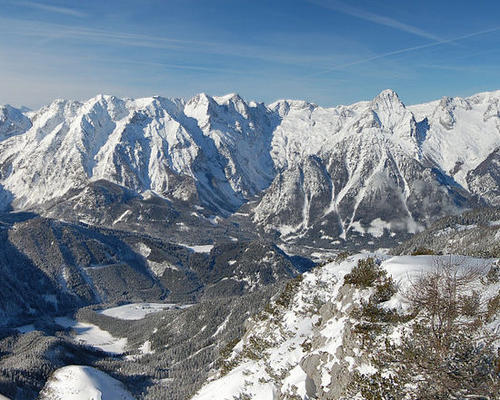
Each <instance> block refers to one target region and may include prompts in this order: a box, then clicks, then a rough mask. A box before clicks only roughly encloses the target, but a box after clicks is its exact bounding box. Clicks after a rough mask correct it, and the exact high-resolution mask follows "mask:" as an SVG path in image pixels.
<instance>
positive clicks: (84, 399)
mask: <svg viewBox="0 0 500 400" xmlns="http://www.w3.org/2000/svg"><path fill="white" fill-rule="evenodd" d="M39 398H40V399H41V400H91V399H92V400H134V398H133V397H132V395H131V394H130V393H129V392H128V391H127V389H125V387H124V386H123V384H122V383H121V382H119V381H117V380H116V379H114V378H112V377H110V376H109V375H108V374H106V373H104V372H102V371H99V370H98V369H95V368H92V367H87V366H81V365H70V366H67V367H63V368H60V369H58V370H56V371H55V372H54V373H53V374H52V376H51V377H50V379H49V380H48V381H47V383H46V384H45V387H44V389H43V391H42V392H41V394H40V397H39Z"/></svg>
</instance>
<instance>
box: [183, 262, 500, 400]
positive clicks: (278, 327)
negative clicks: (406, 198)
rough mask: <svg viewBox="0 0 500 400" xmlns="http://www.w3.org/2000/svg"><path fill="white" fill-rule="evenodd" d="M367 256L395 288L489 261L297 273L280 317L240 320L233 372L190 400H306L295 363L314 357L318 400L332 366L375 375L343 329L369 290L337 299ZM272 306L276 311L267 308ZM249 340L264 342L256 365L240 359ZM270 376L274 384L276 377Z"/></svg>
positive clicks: (393, 336)
mask: <svg viewBox="0 0 500 400" xmlns="http://www.w3.org/2000/svg"><path fill="white" fill-rule="evenodd" d="M369 256H372V257H375V258H377V259H379V260H380V261H381V267H382V268H384V269H386V270H387V272H388V273H389V274H390V275H391V276H392V277H393V278H394V280H395V281H396V282H398V284H399V286H400V288H404V287H405V286H407V285H409V284H410V282H411V281H412V280H414V279H415V278H417V277H418V276H420V275H421V274H422V273H427V272H429V271H432V270H434V269H435V268H436V266H437V265H439V264H440V263H441V264H442V263H447V262H453V263H456V264H457V265H458V268H460V269H464V270H466V269H467V268H469V266H486V267H488V266H489V264H490V263H491V262H493V261H494V260H484V259H478V258H472V257H461V256H396V257H392V256H387V255H385V254H378V253H377V254H373V253H368V254H358V255H355V256H350V257H348V258H347V259H346V260H345V261H343V262H342V263H340V264H338V263H336V262H332V263H328V264H326V265H324V266H321V267H317V268H315V269H313V270H312V271H310V272H307V273H304V274H303V280H302V282H301V283H300V286H299V290H298V292H297V294H296V295H295V296H294V297H293V299H292V302H291V303H290V305H289V306H288V307H287V308H285V309H284V310H283V313H282V314H279V315H278V316H276V317H275V316H268V317H267V318H260V317H258V316H257V317H255V318H253V319H251V320H249V321H248V324H247V332H246V333H245V335H244V336H243V338H242V339H241V340H240V341H239V342H238V343H237V344H236V345H235V347H234V349H233V352H232V354H231V355H230V356H229V359H228V361H234V362H235V367H234V368H233V369H231V370H230V371H229V372H228V373H227V374H226V375H224V376H220V375H217V374H215V375H213V376H212V377H210V378H209V381H208V382H207V383H206V384H205V385H204V386H203V387H202V388H201V389H200V391H199V392H198V393H197V394H196V395H195V396H194V397H193V400H208V399H215V398H217V399H234V398H240V397H245V396H248V397H249V398H252V399H274V398H278V395H277V393H280V395H281V397H291V395H292V394H296V395H297V396H298V398H300V399H303V400H305V399H307V398H308V397H307V393H306V379H307V374H306V372H305V371H304V369H303V367H304V365H306V364H307V363H305V364H304V363H303V361H304V360H308V358H307V357H311V356H316V355H317V356H318V360H320V361H318V362H319V364H318V365H317V370H316V371H317V372H315V373H317V374H318V377H317V379H319V382H317V383H316V386H317V389H320V388H319V386H321V390H323V394H326V393H328V392H329V391H330V390H331V388H332V387H331V386H329V385H331V384H334V382H332V379H333V378H332V368H333V367H334V366H337V367H338V366H341V368H347V370H349V371H354V370H357V371H358V372H359V373H361V374H365V375H370V374H373V373H375V372H377V369H376V367H375V366H374V365H372V364H370V363H369V362H367V360H366V359H365V358H363V353H362V352H361V350H360V349H359V348H358V347H356V345H355V344H354V343H355V342H353V343H348V341H349V340H351V338H352V334H350V332H349V331H348V330H346V329H347V327H348V326H350V325H349V324H348V322H350V318H351V317H350V316H349V310H350V309H351V308H352V306H353V305H354V304H357V303H359V302H361V300H363V299H365V298H366V297H367V296H369V295H370V290H369V289H368V290H364V291H363V290H359V289H355V290H353V289H350V292H348V293H349V295H348V296H346V295H345V291H344V294H343V295H341V292H340V289H341V288H342V287H343V277H344V275H345V274H346V273H348V272H350V271H351V270H352V268H353V267H354V266H355V265H357V262H358V260H359V259H361V258H366V257H369ZM499 287H500V284H498V285H496V286H495V287H492V288H490V289H489V290H490V292H491V293H489V294H487V295H488V296H490V295H491V296H493V295H494V294H495V293H498V288H499ZM495 291H496V292H495ZM318 301H319V303H320V304H325V305H330V307H331V310H332V311H327V312H326V314H324V315H326V319H325V320H322V321H321V324H318V323H319V320H320V318H319V315H318V311H317V309H316V308H315V307H316V306H315V304H316V302H318ZM272 306H274V307H276V305H273V304H272ZM382 306H383V307H387V308H395V309H398V310H404V309H405V307H406V306H407V304H406V300H405V299H404V298H403V297H402V296H401V295H400V294H399V293H397V294H396V295H394V296H393V297H392V298H391V299H390V300H389V301H388V302H385V303H382ZM273 315H274V312H273ZM324 315H323V314H322V316H324ZM225 322H226V321H224V322H223V324H222V325H224V324H225ZM400 328H401V327H396V329H394V330H393V331H392V332H391V333H390V335H389V336H388V338H389V339H390V340H392V341H393V342H394V343H397V342H398V340H400V337H401V329H400ZM250 338H257V340H264V341H265V342H266V343H267V344H266V345H265V347H264V350H262V351H261V353H260V354H258V358H257V359H254V357H251V358H248V357H247V356H245V354H246V353H245V351H246V349H247V348H249V349H252V348H254V347H252V346H253V345H252V342H251V340H250ZM346 340H347V342H346ZM304 343H312V348H311V350H308V351H305V350H304V348H303V344H304ZM247 346H248V347H247ZM346 346H352V347H351V348H346ZM346 352H349V353H348V354H346ZM309 360H310V359H309ZM304 368H306V367H304ZM338 371H339V370H337V373H338ZM340 371H342V369H341V370H340ZM277 376H279V377H280V378H279V379H277V378H276V377H277ZM318 398H323V397H321V396H319V397H318Z"/></svg>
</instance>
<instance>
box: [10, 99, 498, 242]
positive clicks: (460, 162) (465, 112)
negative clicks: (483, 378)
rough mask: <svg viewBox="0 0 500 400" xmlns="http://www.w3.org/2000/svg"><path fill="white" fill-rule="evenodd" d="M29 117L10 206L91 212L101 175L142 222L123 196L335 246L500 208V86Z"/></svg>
mask: <svg viewBox="0 0 500 400" xmlns="http://www.w3.org/2000/svg"><path fill="white" fill-rule="evenodd" d="M23 111H24V110H18V109H15V108H13V107H10V106H3V107H1V108H0V206H1V207H2V209H4V210H29V211H34V212H37V213H40V214H42V215H46V216H51V217H55V218H64V219H67V218H68V215H71V218H72V219H74V220H78V219H79V218H80V217H81V219H83V220H88V217H89V216H88V212H86V210H87V207H86V203H88V202H89V201H93V200H91V199H90V200H89V197H92V196H94V197H92V198H93V199H94V200H95V187H96V182H97V183H98V182H104V184H105V185H110V184H115V185H118V186H117V187H116V188H117V189H116V190H118V191H120V192H121V193H122V194H121V195H120V196H121V197H120V196H118V197H116V196H115V197H112V196H111V195H110V194H109V193H106V194H105V196H104V197H105V201H104V203H105V204H104V206H106V204H108V205H109V204H110V203H113V204H114V205H115V206H116V205H117V204H118V205H119V208H120V210H121V212H122V214H121V215H123V213H125V212H126V211H127V210H129V213H128V215H124V216H123V218H126V219H127V221H128V223H132V222H135V223H138V220H137V219H138V218H141V216H140V215H139V214H137V213H135V212H133V211H134V210H132V209H130V207H124V204H125V203H127V202H130V199H132V198H135V199H136V201H139V202H141V201H144V200H148V199H149V200H150V199H151V198H156V199H157V200H156V202H157V203H158V204H162V208H163V210H164V211H165V212H166V213H167V214H170V215H172V213H173V214H175V212H176V211H178V210H179V209H180V208H183V209H184V211H185V212H184V214H183V215H186V216H187V215H191V213H192V212H197V211H198V210H204V213H205V214H206V215H205V217H207V218H215V217H217V216H218V217H232V216H233V217H234V216H237V215H238V214H239V217H240V219H241V216H242V215H243V216H245V217H246V218H244V219H245V220H246V221H245V222H246V223H248V224H250V225H251V226H253V227H256V228H257V229H260V230H261V231H262V232H266V233H270V234H272V235H274V236H275V237H276V236H277V237H280V238H281V240H283V241H286V242H291V243H293V242H297V241H299V242H300V241H301V240H304V238H305V239H307V240H308V241H309V242H310V241H311V240H312V241H314V242H315V244H316V245H321V246H322V247H331V246H332V245H335V243H342V242H343V241H345V240H346V239H347V238H351V239H353V240H356V239H357V238H364V239H366V238H368V239H371V240H376V241H378V242H380V241H381V240H383V239H384V238H385V239H387V240H390V239H391V238H392V237H394V236H395V235H397V234H405V233H415V232H418V231H420V230H422V229H423V228H424V227H425V226H427V225H428V224H429V223H430V222H432V221H434V220H435V219H437V218H438V217H442V216H445V215H449V214H456V213H459V212H461V211H463V210H464V209H467V208H473V207H475V206H478V205H498V204H500V197H499V190H498V187H499V180H500V176H499V172H498V171H499V169H498V163H499V157H500V155H499V151H500V150H499V147H500V91H496V92H487V93H480V94H477V95H474V96H471V97H467V98H458V97H455V98H449V97H444V98H442V99H441V100H436V101H433V102H429V103H425V104H420V105H413V106H406V105H405V104H403V102H402V101H401V100H400V98H399V97H398V95H397V94H396V93H395V92H394V91H392V90H384V91H383V92H381V93H380V94H379V95H377V96H376V97H375V98H374V99H373V100H371V101H362V102H358V103H355V104H352V105H349V106H337V107H333V108H324V107H320V106H317V105H315V104H312V103H307V102H304V101H298V100H280V101H277V102H275V103H272V104H270V105H265V104H263V103H256V102H246V101H245V100H243V99H242V98H241V97H240V96H238V95H236V94H230V95H226V96H222V97H211V96H208V95H206V94H199V95H197V96H195V97H193V98H191V99H190V100H187V101H186V100H182V99H167V98H163V97H151V98H143V99H135V100H134V99H120V98H117V97H114V96H104V95H99V96H96V97H94V98H92V99H90V100H88V101H85V102H78V101H68V100H56V101H54V102H53V103H52V104H50V105H47V106H44V107H42V108H40V109H39V110H37V111H28V112H26V111H24V112H23ZM107 182H109V184H108V183H107ZM115 194H116V193H115ZM110 196H111V197H112V200H110ZM82 205H83V206H82ZM115 208H116V207H115ZM238 210H240V211H239V212H238ZM110 212H111V211H110ZM114 212H115V213H116V212H117V211H116V209H115V211H114ZM98 214H99V213H98ZM118 218H119V216H116V218H114V219H113V221H116V220H117V219H118ZM200 218H201V217H200ZM109 219H110V216H109V213H108V214H107V215H106V216H104V215H101V217H95V218H94V221H93V223H97V224H99V223H101V224H103V225H106V224H109V222H112V221H109ZM159 219H160V220H165V221H167V224H168V221H169V218H168V216H167V215H163V214H161V215H160V216H159ZM118 222H120V221H118ZM205 222H206V221H205ZM139 223H140V220H139ZM365 242H366V240H365Z"/></svg>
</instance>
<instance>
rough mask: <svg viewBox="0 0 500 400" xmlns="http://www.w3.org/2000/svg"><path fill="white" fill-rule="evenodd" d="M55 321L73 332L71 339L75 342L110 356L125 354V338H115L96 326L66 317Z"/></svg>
mask: <svg viewBox="0 0 500 400" xmlns="http://www.w3.org/2000/svg"><path fill="white" fill-rule="evenodd" d="M55 321H56V323H57V324H58V325H60V326H62V327H64V328H71V329H72V330H73V331H74V334H73V338H74V339H75V340H76V341H77V342H80V343H82V344H85V345H88V346H92V347H95V348H97V349H100V350H102V351H105V352H107V353H111V354H123V353H124V352H125V348H126V346H127V339H126V338H115V337H114V336H113V335H111V334H110V333H109V332H108V331H105V330H103V329H101V328H99V327H98V326H97V325H94V324H89V323H86V322H78V321H75V320H73V319H71V318H67V317H57V318H55Z"/></svg>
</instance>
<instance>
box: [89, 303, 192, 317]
mask: <svg viewBox="0 0 500 400" xmlns="http://www.w3.org/2000/svg"><path fill="white" fill-rule="evenodd" d="M184 307H189V306H179V305H177V304H164V303H131V304H124V305H122V306H118V307H112V308H107V309H105V310H101V311H99V314H103V315H107V316H108V317H113V318H117V319H124V320H139V319H143V318H144V317H145V316H146V315H148V314H152V313H157V312H160V311H163V310H169V309H172V308H184Z"/></svg>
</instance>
